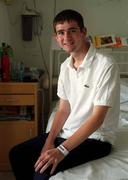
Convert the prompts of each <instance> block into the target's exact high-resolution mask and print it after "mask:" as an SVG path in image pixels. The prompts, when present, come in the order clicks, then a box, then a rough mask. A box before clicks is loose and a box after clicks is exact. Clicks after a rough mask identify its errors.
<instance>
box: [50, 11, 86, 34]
mask: <svg viewBox="0 0 128 180" xmlns="http://www.w3.org/2000/svg"><path fill="white" fill-rule="evenodd" d="M72 20H73V21H76V22H77V24H78V26H79V27H80V29H81V30H82V29H83V28H84V21H83V17H82V15H81V14H80V13H79V12H77V11H75V10H72V9H66V10H63V11H61V12H60V13H58V14H57V15H56V16H55V18H54V20H53V28H54V31H55V32H56V25H57V24H58V23H63V22H64V21H68V22H69V21H72Z"/></svg>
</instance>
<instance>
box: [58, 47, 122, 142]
mask: <svg viewBox="0 0 128 180" xmlns="http://www.w3.org/2000/svg"><path fill="white" fill-rule="evenodd" d="M57 94H58V96H59V97H60V98H61V99H64V100H68V101H69V103H70V107H71V113H70V115H69V117H68V119H67V120H66V122H65V124H64V126H63V129H62V131H61V133H60V136H61V137H63V138H68V137H70V136H71V135H72V134H73V133H74V132H75V131H76V130H77V129H78V128H79V127H80V126H81V125H82V124H83V123H85V122H86V120H87V119H88V117H89V116H90V115H91V114H92V111H93V108H94V106H97V105H100V106H109V107H110V108H109V110H108V112H107V115H106V117H105V120H104V122H103V124H102V125H101V127H100V128H99V129H98V130H97V131H95V132H94V133H93V134H92V135H91V136H89V138H95V139H100V140H102V141H108V142H110V143H112V144H113V143H114V140H115V132H116V130H117V127H118V121H119V109H120V108H119V105H120V78H119V69H118V66H117V64H116V63H115V61H114V60H113V59H112V57H111V56H109V55H106V54H103V53H101V52H98V51H97V50H96V49H95V48H94V47H93V46H92V45H91V46H90V48H89V50H88V53H87V54H86V56H85V58H84V61H83V63H82V64H81V65H80V66H79V68H78V69H77V70H75V69H74V68H73V65H72V57H71V56H70V57H68V58H67V59H66V60H65V61H64V63H63V64H62V65H61V70H60V75H59V80H58V91H57Z"/></svg>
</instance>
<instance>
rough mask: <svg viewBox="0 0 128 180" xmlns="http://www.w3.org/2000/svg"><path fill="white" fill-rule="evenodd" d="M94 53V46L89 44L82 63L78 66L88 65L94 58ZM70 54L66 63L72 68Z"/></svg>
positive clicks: (84, 66)
mask: <svg viewBox="0 0 128 180" xmlns="http://www.w3.org/2000/svg"><path fill="white" fill-rule="evenodd" d="M95 54H96V49H95V47H94V46H93V45H92V44H90V47H89V50H88V52H87V54H86V55H85V57H84V60H83V62H82V64H81V65H80V66H79V68H82V69H83V68H86V67H89V66H90V65H91V63H92V61H93V59H94V56H95ZM72 63H73V62H72V56H70V57H69V63H68V67H70V68H73V64H72Z"/></svg>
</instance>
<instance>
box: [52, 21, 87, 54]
mask: <svg viewBox="0 0 128 180" xmlns="http://www.w3.org/2000/svg"><path fill="white" fill-rule="evenodd" d="M85 36H86V30H85V29H84V28H83V30H81V29H80V28H79V26H78V24H77V22H76V21H69V22H68V21H65V22H63V23H58V24H57V25H56V35H55V37H56V40H57V42H58V43H59V45H60V47H61V48H62V49H64V50H65V51H66V52H67V53H72V52H76V51H79V50H80V48H81V47H82V45H83V42H85Z"/></svg>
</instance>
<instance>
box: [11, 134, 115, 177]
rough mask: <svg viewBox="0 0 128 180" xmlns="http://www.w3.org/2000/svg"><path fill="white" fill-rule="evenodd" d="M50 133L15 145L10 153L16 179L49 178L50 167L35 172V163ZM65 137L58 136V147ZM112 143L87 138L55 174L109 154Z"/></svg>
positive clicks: (59, 165)
mask: <svg viewBox="0 0 128 180" xmlns="http://www.w3.org/2000/svg"><path fill="white" fill-rule="evenodd" d="M47 135H48V134H44V135H42V136H38V137H35V138H33V139H31V140H28V141H26V142H23V143H21V144H19V145H17V146H15V147H13V148H12V149H11V151H10V153H9V159H10V163H11V166H12V170H13V172H14V175H15V177H16V180H48V179H49V177H50V168H48V169H47V170H46V171H45V172H44V173H43V174H40V173H35V172H34V164H35V162H36V161H37V159H38V157H39V155H40V152H41V150H42V147H43V145H44V143H45V140H46V138H47ZM63 141H65V139H63V138H59V137H58V138H56V140H55V146H56V147H57V146H58V145H59V144H61V143H62V142H63ZM111 148H112V146H111V144H110V143H108V142H102V141H100V140H95V139H87V140H85V141H84V142H83V143H82V144H81V145H79V146H78V147H77V148H75V149H73V150H72V151H70V153H69V154H68V156H66V157H65V158H64V160H62V161H61V162H60V163H59V164H58V166H57V168H56V171H55V172H54V174H56V173H57V172H59V171H64V170H66V169H69V168H72V167H75V166H77V165H80V164H83V163H86V162H88V161H91V160H95V159H98V158H101V157H104V156H107V155H108V154H109V153H110V152H111Z"/></svg>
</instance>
